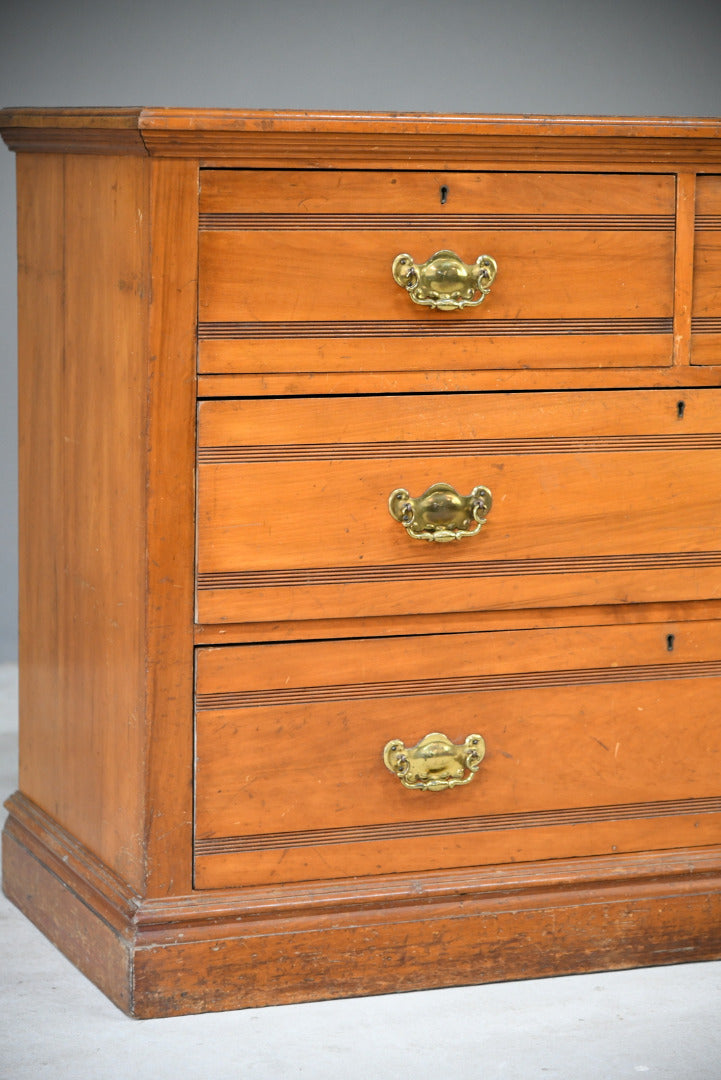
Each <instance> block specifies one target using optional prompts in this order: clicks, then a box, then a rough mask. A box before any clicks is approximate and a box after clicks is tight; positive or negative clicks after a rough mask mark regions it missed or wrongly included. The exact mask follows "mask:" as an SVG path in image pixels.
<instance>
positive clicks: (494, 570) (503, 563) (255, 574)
mask: <svg viewBox="0 0 721 1080" xmlns="http://www.w3.org/2000/svg"><path fill="white" fill-rule="evenodd" d="M717 566H721V551H709V552H699V551H692V552H681V553H678V552H673V553H671V554H666V553H663V552H661V553H657V554H644V555H604V556H594V555H582V556H578V557H575V558H566V559H498V560H495V561H488V562H466V563H436V562H434V563H423V564H422V565H420V566H418V565H415V564H411V565H408V566H406V565H403V564H400V565H399V564H396V565H381V566H368V567H361V566H339V567H322V568H315V567H310V568H307V569H297V570H249V571H245V570H238V571H228V572H216V573H205V574H198V578H197V583H198V588H199V589H258V588H284V587H288V586H294V587H296V588H298V587H304V586H324V585H325V586H328V585H354V584H368V583H376V584H381V583H384V582H391V583H395V582H398V581H425V580H428V579H431V578H436V577H440V578H443V579H446V580H447V579H449V578H477V577H480V578H485V577H507V576H509V575H510V576H512V575H516V574H524V575H526V576H529V575H534V574H578V573H584V574H589V573H598V574H603V573H618V572H621V573H623V572H627V573H638V572H639V571H642V570H656V571H659V570H687V569H696V568H698V569H707V568H712V567H717Z"/></svg>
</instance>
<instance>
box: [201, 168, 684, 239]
mask: <svg viewBox="0 0 721 1080" xmlns="http://www.w3.org/2000/svg"><path fill="white" fill-rule="evenodd" d="M443 188H445V191H442V189H443ZM199 210H200V213H201V214H224V215H225V214H242V215H251V217H252V218H256V219H257V218H258V217H259V215H266V214H278V215H288V214H294V215H303V216H305V217H307V218H309V219H310V222H312V221H313V220H314V219H317V216H318V215H326V214H348V215H352V216H353V217H356V218H357V217H358V215H367V214H382V215H384V216H386V215H391V214H406V215H410V216H415V215H419V214H421V215H422V214H434V215H438V216H442V217H449V218H451V219H452V218H453V215H454V214H458V213H461V214H476V215H480V216H481V218H482V219H485V218H486V217H487V215H491V214H504V215H509V216H510V217H511V218H512V219H515V218H517V217H518V216H519V215H521V216H522V215H528V214H532V215H541V216H542V218H541V221H539V222H538V224H539V225H541V226H545V227H548V222H547V221H545V220H543V219H544V218H545V217H547V216H548V215H551V216H554V215H555V216H559V215H561V216H570V217H571V218H573V217H576V218H577V219H580V224H581V227H582V225H583V222H584V221H585V220H586V219H587V218H589V217H592V216H594V215H597V216H598V215H600V216H601V217H604V218H605V217H607V216H609V215H613V216H622V217H628V216H631V217H633V218H635V217H636V216H638V217H640V218H641V219H642V220H641V221H637V222H629V223H628V224H629V225H630V226H632V225H633V224H636V225H637V226H638V225H644V224H645V222H644V220H643V219H648V224H647V225H646V227H648V228H653V227H655V228H659V227H660V228H663V227H666V228H668V227H672V222H669V221H668V220H667V221H665V222H663V223H659V222H657V221H655V220H654V219H655V218H656V217H657V216H658V215H664V216H666V217H667V218H668V217H673V214H674V182H673V178H672V177H671V176H648V175H646V176H599V175H588V176H584V175H580V176H579V175H573V174H570V175H565V176H548V175H547V174H546V173H542V172H541V173H505V174H504V173H486V174H483V173H454V172H435V173H403V172H399V173H385V172H374V173H373V174H372V175H370V176H369V174H368V173H367V172H339V173H335V174H333V175H332V176H328V175H327V174H326V173H323V172H315V173H313V172H307V171H303V172H297V171H292V170H291V171H285V172H283V173H282V175H279V174H278V173H277V172H272V171H270V172H269V171H267V170H262V169H258V170H253V171H252V172H247V171H234V170H228V169H204V170H203V172H202V175H201V187H200V199H199ZM221 224H222V223H221ZM242 224H243V223H240V226H239V227H242ZM509 224H511V222H509ZM568 224H569V225H571V226H573V225H574V222H573V221H572V220H571V221H570V222H568ZM203 226H204V227H206V228H208V227H216V228H217V227H219V226H218V225H215V226H214V225H213V223H212V221H209V220H205V219H201V228H202V227H203ZM246 227H247V224H246ZM575 227H576V228H578V227H579V225H578V224H575Z"/></svg>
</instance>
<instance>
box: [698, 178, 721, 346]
mask: <svg viewBox="0 0 721 1080" xmlns="http://www.w3.org/2000/svg"><path fill="white" fill-rule="evenodd" d="M692 316H693V317H692V322H691V329H692V336H691V362H692V363H693V364H721V176H700V177H699V178H698V181H697V188H696V244H695V249H694V288H693V306H692Z"/></svg>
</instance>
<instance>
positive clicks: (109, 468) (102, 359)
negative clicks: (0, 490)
mask: <svg viewBox="0 0 721 1080" xmlns="http://www.w3.org/2000/svg"><path fill="white" fill-rule="evenodd" d="M19 165H20V177H19V179H20V208H21V209H20V221H19V245H20V264H21V271H20V285H19V290H20V319H19V324H20V330H19V333H20V349H21V355H22V356H23V364H22V367H21V373H20V401H21V414H22V415H21V421H20V424H21V428H22V432H23V434H22V438H21V445H20V471H21V488H22V490H23V495H22V505H21V514H20V516H21V526H20V529H21V538H20V548H21V561H22V566H21V582H22V584H21V589H22V600H21V616H20V667H21V670H22V676H21V690H20V724H21V732H22V734H21V749H20V776H21V780H20V783H21V787H22V789H23V791H25V792H26V793H27V794H28V795H29V796H30V797H31V798H33V799H34V800H35V801H36V802H37V803H39V804H40V805H41V806H43V807H44V809H46V810H47V811H48V812H49V813H52V814H53V815H54V816H55V818H56V819H57V820H58V821H59V822H60V823H61V824H62V825H63V826H64V827H65V828H67V829H68V830H70V831H71V832H73V833H74V834H75V835H77V836H78V838H79V839H81V840H82V841H83V843H85V844H86V845H87V846H88V847H89V848H90V849H91V850H92V851H94V852H95V853H96V854H97V855H98V856H99V857H100V858H103V859H104V860H105V861H106V862H107V863H108V865H109V866H111V867H112V868H113V869H114V870H116V871H117V872H118V873H121V874H125V875H126V876H127V878H128V880H129V881H131V882H132V883H134V884H136V885H139V884H140V883H141V882H142V878H143V863H144V848H143V825H142V822H143V815H144V800H145V793H144V781H143V774H142V772H141V771H139V770H137V769H124V768H122V767H120V763H121V762H122V761H126V760H131V761H136V760H141V761H142V758H143V754H144V733H143V700H142V685H143V651H144V649H143V624H142V610H143V606H144V603H145V600H144V595H145V576H144V566H143V563H144V532H145V524H144V504H145V500H144V481H145V465H144V447H143V442H142V433H143V431H144V429H145V414H144V396H143V393H142V389H141V387H142V378H143V376H142V361H143V343H144V337H145V320H146V309H147V301H146V299H145V297H146V296H147V291H148V287H147V286H148V280H147V267H146V265H145V263H144V258H143V246H144V241H145V240H146V233H145V232H144V225H143V215H146V216H147V186H146V176H145V172H144V169H143V165H142V162H141V161H140V160H139V159H137V158H110V159H107V158H102V157H72V156H69V157H66V158H52V159H50V163H49V164H48V163H46V160H45V159H40V160H38V159H37V158H21V159H20V162H19ZM58 220H60V221H63V222H64V228H63V230H62V231H59V230H58V229H57V222H58ZM38 288H40V289H42V300H41V299H40V296H39V295H38ZM39 303H40V304H41V307H38V304H39ZM41 311H42V316H41V315H40V312H41ZM28 414H29V415H28ZM118 447H122V448H123V452H122V454H119V453H118ZM101 808H102V810H101Z"/></svg>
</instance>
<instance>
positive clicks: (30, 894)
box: [0, 109, 721, 1016]
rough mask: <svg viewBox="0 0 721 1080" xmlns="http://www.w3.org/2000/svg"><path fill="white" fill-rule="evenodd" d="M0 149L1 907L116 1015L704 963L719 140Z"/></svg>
mask: <svg viewBox="0 0 721 1080" xmlns="http://www.w3.org/2000/svg"><path fill="white" fill-rule="evenodd" d="M0 127H1V128H2V133H3V136H4V138H5V140H6V142H7V143H8V145H9V146H10V147H11V148H12V149H14V150H16V151H18V159H17V166H18V221H19V229H18V235H19V306H20V387H21V391H20V398H21V402H20V405H21V421H20V426H21V447H20V468H21V515H20V516H21V548H22V556H21V558H22V566H21V615H20V620H21V621H20V634H21V659H20V665H21V762H20V791H19V792H18V793H17V794H16V795H14V796H13V797H12V798H11V799H10V800H9V803H8V807H9V815H10V816H9V818H8V823H7V826H6V829H5V835H4V855H3V867H4V884H5V889H6V891H7V893H8V895H9V896H10V897H11V898H12V899H13V900H14V901H15V903H17V904H18V906H19V907H21V908H22V909H23V910H24V911H25V912H27V914H28V915H29V917H30V918H31V919H33V920H34V921H35V922H36V923H37V925H38V926H40V927H41V929H42V930H43V931H44V932H45V933H46V934H48V936H50V937H51V938H52V940H54V941H55V942H56V943H57V944H58V945H59V947H60V948H61V949H63V950H64V951H65V952H66V954H67V955H68V956H69V957H70V959H71V960H73V962H74V963H76V964H77V965H78V966H79V967H80V968H81V969H82V970H83V971H85V972H86V973H87V974H88V976H89V977H90V978H92V979H93V980H94V981H95V982H96V983H97V984H98V985H99V986H100V987H101V988H102V989H103V990H104V991H105V992H106V993H107V994H109V995H110V997H111V998H112V999H113V1000H114V1001H116V1002H117V1003H118V1004H119V1005H120V1006H121V1007H122V1008H124V1009H126V1010H127V1011H129V1012H131V1013H133V1014H135V1015H138V1016H160V1015H168V1014H173V1013H182V1012H193V1011H202V1010H209V1009H224V1008H236V1007H241V1006H244V1005H258V1004H268V1003H282V1002H291V1001H301V1000H310V999H313V998H323V997H334V996H342V995H354V994H365V993H381V992H387V991H391V990H405V989H418V988H423V987H437V986H449V985H458V984H463V983H470V982H481V981H490V980H498V979H512V978H520V977H530V976H542V975H550V974H561V973H568V972H580V971H589V970H594V969H596V970H598V969H602V968H614V967H624V966H626V967H627V966H634V965H644V964H663V963H671V962H676V961H686V960H692V959H699V960H700V959H709V958H713V957H718V956H721V893H720V892H719V885H720V883H721V780H720V776H721V729H720V727H719V722H718V715H719V707H720V705H721V682H720V681H719V676H721V621H720V620H719V615H720V614H721V499H720V498H719V494H718V476H719V472H720V471H721V427H720V425H719V417H721V387H720V382H719V380H720V377H721V124H720V123H719V122H715V121H709V120H704V121H668V120H666V121H661V120H624V119H617V120H606V121H598V120H591V119H586V120H584V119H543V118H538V119H535V120H533V119H521V118H515V119H514V118H497V119H493V118H468V117H465V118H460V117H459V118H453V117H433V116H429V117H420V116H415V117H398V116H370V115H366V116H357V115H350V114H349V115H308V114H304V113H293V114H277V113H267V114H266V113H238V112H221V111H204V112H184V111H181V110H168V109H149V110H148V109H125V110H6V111H5V112H4V113H2V114H0Z"/></svg>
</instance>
